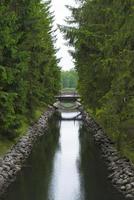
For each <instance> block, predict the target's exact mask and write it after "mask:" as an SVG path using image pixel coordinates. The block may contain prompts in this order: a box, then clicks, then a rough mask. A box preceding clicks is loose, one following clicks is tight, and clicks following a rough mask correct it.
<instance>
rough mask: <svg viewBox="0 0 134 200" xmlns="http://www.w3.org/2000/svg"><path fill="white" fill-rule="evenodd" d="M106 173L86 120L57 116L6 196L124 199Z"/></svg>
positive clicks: (31, 199) (10, 199) (27, 199)
mask: <svg viewBox="0 0 134 200" xmlns="http://www.w3.org/2000/svg"><path fill="white" fill-rule="evenodd" d="M77 114H78V113H64V114H63V115H64V117H67V118H68V117H70V118H72V117H74V116H75V115H77ZM106 177H107V170H106V167H105V165H104V163H103V161H102V159H101V157H100V153H99V150H98V149H97V147H96V146H95V145H94V142H93V140H92V137H91V134H90V133H89V131H88V130H87V129H86V128H85V127H84V126H83V125H82V122H81V121H67V120H64V121H61V122H59V121H57V118H55V117H54V118H52V119H51V120H50V125H49V130H48V134H45V135H44V136H43V137H42V138H41V139H40V141H39V142H38V144H36V147H35V148H34V151H33V152H32V154H31V156H30V158H29V159H28V161H27V163H26V166H25V167H24V168H23V170H22V171H21V172H20V174H19V175H18V178H17V180H16V182H15V183H14V184H13V185H12V186H11V187H10V189H9V191H8V194H7V197H6V198H5V200H18V199H19V200H123V198H122V196H121V195H119V194H118V192H117V191H116V190H115V189H114V188H113V187H112V186H111V184H110V182H109V181H108V180H107V178H106Z"/></svg>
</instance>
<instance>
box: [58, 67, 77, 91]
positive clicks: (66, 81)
mask: <svg viewBox="0 0 134 200" xmlns="http://www.w3.org/2000/svg"><path fill="white" fill-rule="evenodd" d="M77 82H78V75H77V72H76V71H75V70H74V69H71V70H69V71H61V89H64V88H74V89H76V88H77Z"/></svg>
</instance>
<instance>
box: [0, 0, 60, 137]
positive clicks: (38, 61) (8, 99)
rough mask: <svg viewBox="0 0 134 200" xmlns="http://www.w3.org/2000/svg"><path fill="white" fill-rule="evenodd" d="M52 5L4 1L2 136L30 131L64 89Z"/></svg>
mask: <svg viewBox="0 0 134 200" xmlns="http://www.w3.org/2000/svg"><path fill="white" fill-rule="evenodd" d="M49 8H50V2H49V1H48V2H44V3H42V2H41V1H39V0H29V1H27V0H23V1H22V0H21V1H18V0H9V1H6V0H2V1H0V137H1V138H3V137H6V138H9V139H12V138H14V137H16V136H18V135H20V134H22V133H23V132H25V131H26V127H27V126H28V125H30V124H31V123H32V122H34V120H36V119H37V118H38V117H39V116H40V114H41V112H42V111H44V109H45V107H46V106H47V105H48V104H52V103H53V102H54V96H55V94H57V92H58V91H59V88H60V69H59V67H58V59H57V58H56V51H57V50H56V49H55V47H54V45H53V44H54V41H55V39H56V38H55V36H54V32H53V31H52V23H53V14H52V13H51V12H50V11H49Z"/></svg>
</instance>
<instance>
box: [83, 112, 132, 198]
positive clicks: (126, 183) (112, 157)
mask: <svg viewBox="0 0 134 200" xmlns="http://www.w3.org/2000/svg"><path fill="white" fill-rule="evenodd" d="M82 115H83V120H84V122H85V124H86V125H87V127H88V128H89V129H90V130H91V131H92V135H93V137H94V141H95V143H96V144H97V145H98V146H99V148H100V149H101V152H102V156H103V158H104V159H105V161H106V164H107V168H108V171H109V173H108V178H109V179H110V180H111V182H112V184H113V186H114V187H115V188H116V189H118V191H119V192H120V193H122V194H123V196H124V197H125V198H126V199H130V200H133V199H134V165H133V164H132V163H131V162H130V161H129V159H127V158H126V157H121V155H120V154H119V152H118V151H117V149H116V148H115V147H114V143H113V142H112V141H111V140H110V139H109V138H108V136H107V135H106V134H105V133H104V131H103V129H102V128H101V127H100V125H99V124H98V123H97V122H96V121H95V120H94V119H93V118H92V117H90V116H89V115H88V114H87V113H86V112H83V111H82Z"/></svg>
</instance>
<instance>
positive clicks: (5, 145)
mask: <svg viewBox="0 0 134 200" xmlns="http://www.w3.org/2000/svg"><path fill="white" fill-rule="evenodd" d="M46 108H47V106H46V105H45V106H41V107H38V109H36V110H35V113H34V115H33V117H32V118H28V117H25V118H23V119H22V120H21V125H20V127H19V129H18V130H17V136H16V137H15V138H13V139H7V138H4V137H1V138H0V156H2V155H4V154H5V153H6V152H7V151H8V150H9V149H10V148H11V147H12V146H13V145H14V144H15V143H16V142H17V141H18V139H19V138H20V137H22V136H23V135H25V134H26V133H27V131H28V128H29V126H30V125H32V124H33V123H35V122H36V121H37V120H38V119H39V118H40V116H41V115H42V114H43V112H44V111H45V110H46Z"/></svg>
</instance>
